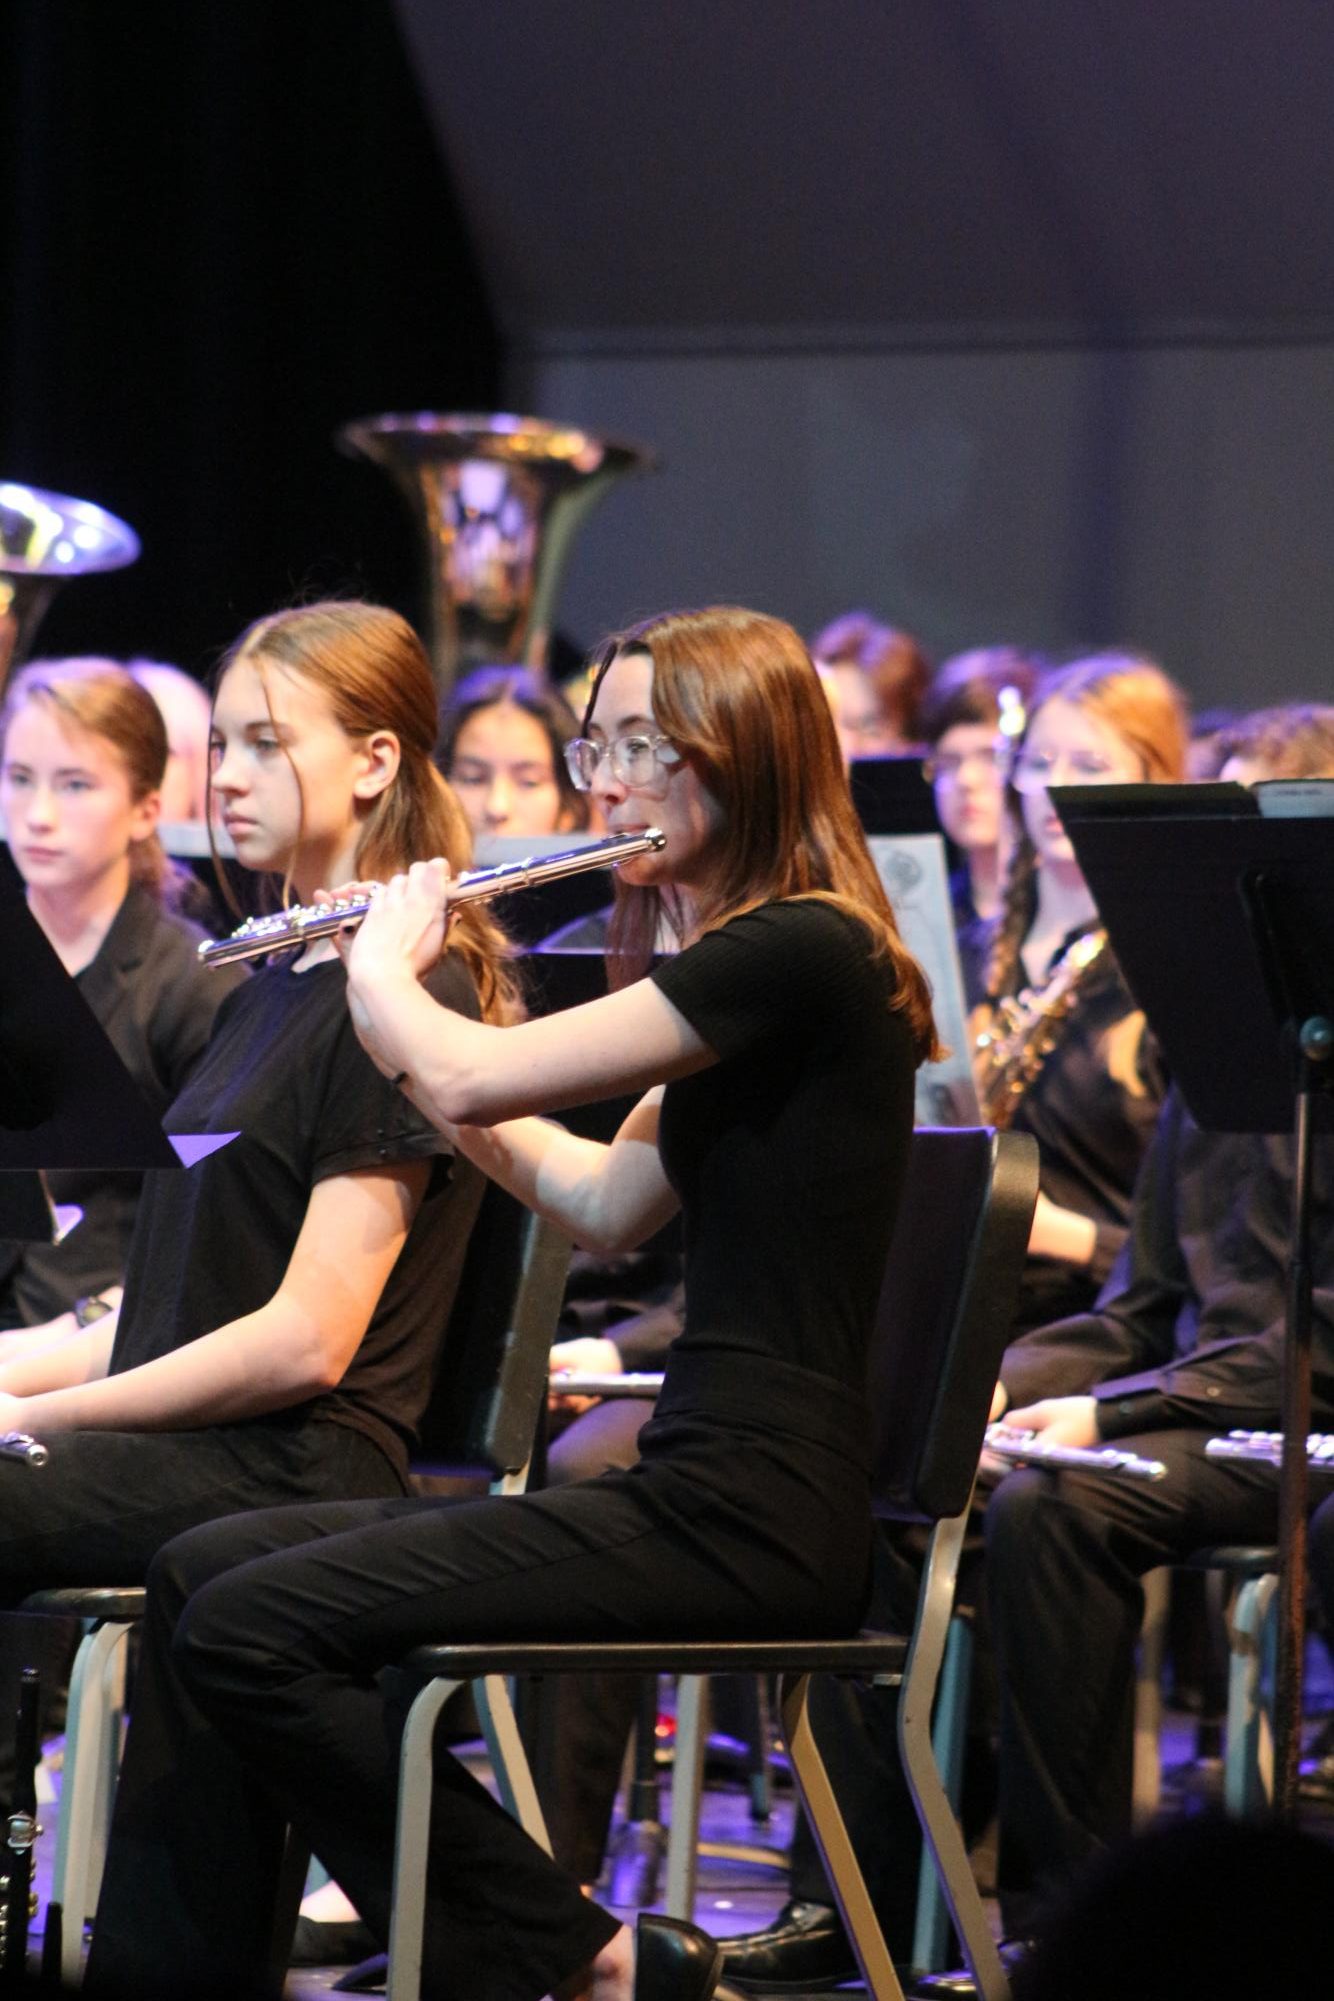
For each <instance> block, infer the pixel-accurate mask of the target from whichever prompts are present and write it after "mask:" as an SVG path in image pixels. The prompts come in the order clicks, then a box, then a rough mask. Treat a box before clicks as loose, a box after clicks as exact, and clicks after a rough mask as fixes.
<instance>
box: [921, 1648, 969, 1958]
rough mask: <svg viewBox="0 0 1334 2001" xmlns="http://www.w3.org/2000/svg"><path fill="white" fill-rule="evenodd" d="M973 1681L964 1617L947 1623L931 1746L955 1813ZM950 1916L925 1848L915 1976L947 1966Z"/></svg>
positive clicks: (932, 1864) (958, 1798)
mask: <svg viewBox="0 0 1334 2001" xmlns="http://www.w3.org/2000/svg"><path fill="white" fill-rule="evenodd" d="M972 1680H973V1627H972V1622H971V1620H969V1619H963V1618H959V1617H954V1618H952V1619H951V1620H950V1627H949V1637H948V1639H947V1640H946V1643H945V1664H944V1666H943V1668H942V1669H941V1671H940V1689H939V1691H938V1693H937V1695H936V1708H935V1727H934V1729H933V1731H932V1735H931V1742H932V1747H933V1749H934V1752H935V1758H936V1763H937V1765H938V1766H939V1767H940V1776H941V1781H942V1783H943V1785H944V1788H945V1796H946V1798H947V1799H948V1800H949V1803H950V1806H951V1808H952V1809H953V1811H954V1813H955V1814H956V1815H957V1814H958V1811H959V1802H960V1799H961V1797H962V1794H963V1760H964V1750H965V1747H966V1744H967V1741H968V1697H969V1692H970V1690H971V1687H972ZM949 1943H950V1918H949V1911H948V1910H947V1909H946V1905H945V1897H944V1893H943V1891H942V1890H941V1887H940V1879H939V1877H938V1876H937V1874H936V1870H935V1865H934V1862H933V1860H932V1858H931V1856H930V1855H929V1854H928V1853H927V1852H926V1850H925V1849H923V1851H922V1861H921V1867H920V1869H919V1870H918V1875H917V1916H916V1919H915V1921H914V1924H913V1942H912V1968H913V1972H914V1973H936V1972H939V1971H940V1969H941V1968H942V1967H944V1966H945V1964H946V1962H947V1955H948V1953H949Z"/></svg>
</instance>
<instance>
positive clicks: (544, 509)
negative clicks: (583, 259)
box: [337, 410, 658, 695]
mask: <svg viewBox="0 0 1334 2001" xmlns="http://www.w3.org/2000/svg"><path fill="white" fill-rule="evenodd" d="M337 439H338V443H339V445H340V446H341V447H342V448H343V450H345V451H348V452H356V453H360V454H362V455H363V456H364V457H366V458H368V459H371V460H373V461H374V463H375V464H376V465H378V466H380V467H381V468H382V469H383V470H384V471H385V472H387V473H388V474H389V476H390V478H391V479H392V480H393V481H394V483H395V485H396V486H397V487H398V489H399V491H400V492H401V493H402V494H403V495H404V497H405V498H406V500H407V501H408V504H409V505H410V507H411V508H412V512H413V515H414V517H415V519H416V521H417V526H418V530H419V532H420V534H421V535H422V537H423V539H424V542H425V549H426V559H427V582H428V590H429V619H428V648H429V651H430V654H431V659H432V664H433V667H434V670H435V677H436V683H437V686H438V688H439V690H440V693H441V695H446V694H448V692H449V690H450V689H451V688H452V687H453V685H454V682H455V680H456V679H457V678H458V676H459V675H460V674H461V673H466V672H467V670H468V668H470V667H474V666H478V665H481V664H482V663H484V662H489V661H508V660H523V661H526V662H527V663H528V665H530V666H542V665H545V662H546V656H547V647H548V644H549V641H550V638H551V627H552V620H553V617H554V614H555V607H556V599H557V595H558V592H559V589H560V580H561V575H562V572H563V570H564V568H565V563H566V559H567V557H568V556H569V552H570V549H571V547H572V545H573V542H574V538H575V535H576V533H577V531H578V529H579V526H580V524H581V523H582V521H583V520H584V517H585V516H586V515H587V514H588V513H589V512H590V511H591V510H592V508H593V507H595V506H596V505H597V503H598V501H599V500H600V499H601V498H602V496H603V494H604V493H605V492H606V491H607V489H608V487H610V486H612V485H613V484H614V483H615V482H616V481H617V480H618V479H622V478H624V476H625V475H626V474H627V473H632V472H647V471H651V470H652V469H654V468H655V467H656V465H657V463H658V461H657V458H656V455H655V454H654V453H653V452H650V451H647V450H646V449H645V448H644V447H642V446H640V445H630V444H623V443H615V442H613V441H612V440H611V439H608V438H597V437H594V436H593V435H592V433H591V432H588V431H581V430H577V429H575V428H573V427H572V426H570V425H568V424H551V423H546V422H544V421H543V420H542V419H541V418H538V417H512V416H505V415H484V416H442V415H440V414H438V413H437V412H435V411H429V410H427V411H420V412H418V413H417V414H416V415H411V416H383V417H362V418H359V419H357V421H356V422H354V423H350V424H344V425H343V426H342V428H341V429H340V430H339V431H338V433H337Z"/></svg>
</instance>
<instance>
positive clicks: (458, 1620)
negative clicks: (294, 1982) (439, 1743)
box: [88, 1415, 869, 2001]
mask: <svg viewBox="0 0 1334 2001" xmlns="http://www.w3.org/2000/svg"><path fill="white" fill-rule="evenodd" d="M643 1450H644V1457H643V1459H642V1461H641V1463H640V1464H639V1465H638V1466H636V1467H634V1468H633V1469H631V1470H630V1471H629V1472H623V1473H610V1474H607V1475H606V1476H604V1477H603V1478H602V1479H599V1480H595V1481H592V1482H589V1483H588V1484H586V1485H582V1486H573V1487H567V1488H564V1489H561V1490H559V1491H554V1492H544V1493H538V1494H531V1495H525V1496H522V1497H516V1498H513V1499H495V1500H492V1499H487V1500H481V1501H461V1502H452V1503H451V1502H432V1501H429V1500H427V1501H420V1500H402V1501H382V1502H375V1503H369V1504H363V1505H352V1506H338V1505H330V1506H326V1507H307V1508H295V1509H284V1510H276V1511H270V1512H267V1513H264V1514H259V1515H252V1516H249V1517H246V1518H244V1519H238V1520H235V1521H229V1522H219V1523H217V1524H215V1525H213V1526H212V1527H209V1528H205V1529H200V1530H197V1531H195V1532H194V1533H192V1534H191V1535H189V1536H186V1537H183V1538H182V1539H181V1540H180V1541H178V1542H177V1543H175V1544H173V1545H172V1546H171V1547H170V1548H169V1549H167V1550H165V1551H164V1552H163V1554H162V1555H161V1556H160V1557H159V1558H158V1560H157V1561H156V1562H155V1564H154V1565H153V1569H152V1572H151V1575H150V1616H149V1620H148V1628H147V1633H146V1636H145V1645H144V1659H143V1664H142V1667H141V1671H140V1682H139V1690H138V1699H137V1702H136V1706H135V1714H134V1719H133V1723H132V1726H131V1729H130V1734H129V1743H128V1747H127V1751H126V1758H125V1764H124V1768H123V1771H122V1777H121V1785H120V1792H119V1796H118V1799H117V1806H116V1817H115V1823H114V1826H113V1831H112V1841H111V1852H110V1856H109V1859H108V1866H107V1873H106V1877H105V1881H104V1885H103V1890H102V1898H101V1903H100V1905H99V1910H98V1919H97V1926H96V1931H95V1937H94V1942H93V1950H92V1956H91V1959H90V1961H89V1969H88V1981H89V1987H90V1990H91V1991H93V1992H97V1991H100V1992H102V1993H105V1994H112V1993H114V1994H121V1993H131V1992H132V1993H135V1994H138V1995H145V1996H166V1995H172V1996H178V1995H182V1994H212V1993H216V1994H218V1995H222V1994H224V1993H228V1994H232V1995H234V1994H236V1993H237V1992H240V1993H242V1994H249V1993H253V1992H255V1991H256V1990H257V1989H258V1987H259V1986H260V1984H261V1969H262V1968H263V1966H264V1964H265V1960H266V1954H267V1949H268V1941H269V1938H270V1934H271V1930H272V1923H273V1908H274V1891H275V1876H276V1871H277V1862H278V1855H279V1848H280V1840H281V1830H282V1825H283V1821H284V1819H287V1820H290V1821H291V1823H292V1824H293V1825H294V1826H295V1828H296V1829H297V1830H298V1832H299V1833H300V1834H301V1835H302V1836H303V1837H304V1838H305V1839H306V1840H307V1841H308V1842H309V1843H310V1845H311V1847H312V1848H313V1849H314V1851H315V1853H316V1854H318V1855H319V1857H320V1859H321V1860H322V1861H323V1862H324V1864H325V1865H326V1867H327V1868H328V1869H329V1870H330V1872H331V1874H332V1875H333V1876H334V1877H335V1879H336V1880H337V1881H338V1882H339V1883H341V1884H342V1886H343V1888H344V1889H345V1890H346V1891H347V1892H348V1894H349V1895H350V1896H351V1897H352V1899H353V1901H354V1902H355V1903H356V1905H357V1908H358V1909H359V1910H360V1911H361V1913H362V1915H363V1917H364V1918H365V1919H366V1921H367V1923H368V1924H369V1925H370V1926H371V1928H372V1930H373V1931H375V1932H376V1933H377V1934H378V1935H380V1936H382V1937H383V1936H384V1935H385V1934H386V1932H387V1923H388V1911H389V1896H390V1870H391V1858H392V1851H393V1830H394V1813H395V1804H396V1794H397V1736H398V1725H397V1723H396V1721H395V1720H394V1717H393V1713H392V1711H388V1710H387V1709H386V1704H385V1702H384V1699H383V1693H382V1686H381V1682H380V1680H379V1679H378V1677H379V1673H380V1670H382V1669H383V1668H384V1667H385V1666H386V1664H387V1663H392V1662H393V1661H395V1660H396V1659H398V1658H399V1657H400V1656H401V1655H403V1654H404V1653H406V1652H407V1651H408V1650H409V1649H410V1648H411V1647H412V1646H413V1645H415V1644H417V1643H420V1642H423V1641H430V1640H440V1639H458V1640H467V1639H496V1638H511V1637H514V1638H523V1637H550V1636H552V1635H560V1636H562V1637H567V1638H570V1639H577V1638H580V1637H591V1638H616V1637H627V1638H629V1637H652V1636H654V1635H655V1634H656V1635H662V1636H664V1637H669V1636H679V1637H701V1638H710V1637H735V1638H746V1637H759V1636H764V1635H766V1634H774V1633H778V1632H788V1633H792V1634H794V1635H803V1634H816V1633H838V1632H846V1631H849V1630H852V1629H855V1626H856V1624H857V1622H858V1620H859V1618H860V1615H861V1612H862V1609H863V1605H864V1602H865V1596H866V1585H867V1560H868V1544H869V1510H868V1506H867V1492H866V1485H865V1478H864V1475H863V1474H859V1473H857V1472H855V1471H853V1472H851V1473H850V1470H849V1460H848V1457H847V1455H846V1453H842V1454H841V1453H839V1452H836V1451H833V1450H830V1449H828V1448H827V1447H826V1446H824V1445H816V1444H813V1443H811V1442H809V1441H797V1440H793V1439H791V1438H783V1437H775V1436H774V1435H773V1434H772V1433H771V1432H770V1431H767V1430H763V1429H756V1430H754V1431H749V1432H747V1431H739V1430H738V1429H737V1428H735V1427H734V1426H731V1425H726V1424H721V1423H719V1422H717V1421H714V1420H710V1419H707V1418H702V1417H698V1416H690V1415H676V1416H672V1417H668V1418H664V1417H661V1416H660V1417H659V1418H657V1419H656V1420H655V1421H654V1423H653V1424H652V1425H651V1426H649V1427H647V1428H646V1430H645V1434H644V1438H643ZM436 1763H437V1789H436V1806H435V1814H434V1818H433V1823H432V1831H431V1867H430V1875H429V1884H428V1913H427V1928H426V1962H425V1973H424V1986H425V1988H426V1990H427V1991H428V1992H430V1993H431V1994H432V1995H433V1996H437V1997H445V1996H451V1997H452V1996H458V1997H460V2001H463V1997H466V2001H536V1997H538V1996H541V1995H544V1994H546V1993H548V1992H549V1991H550V1990H551V1989H552V1988H553V1986H555V1985H556V1984H557V1983H558V1982H560V1981H561V1980H563V1979H564V1978H566V1977H567V1976H568V1975H570V1974H571V1973H573V1972H574V1971H575V1970H576V1969H578V1968H579V1967H581V1966H583V1965H584V1964H586V1963H587V1961H588V1960H589V1959H590V1958H592V1957H593V1956H594V1955H595V1954H596V1952H597V1951H598V1950H599V1949H600V1948H601V1946H602V1945H603V1944H604V1943H605V1942H606V1941H607V1940H608V1939H609V1938H611V1937H612V1936H613V1935H614V1933H615V1931H616V1929H617V1925H616V1921H615V1920H614V1919H612V1918H610V1917H608V1916H607V1915H606V1913H604V1912H602V1911H600V1910H599V1909H598V1908H597V1906H596V1905H594V1904H592V1903H590V1902H589V1901H588V1899H586V1898H585V1897H583V1896H581V1894H580V1892H579V1886H578V1883H577V1881H576V1880H575V1879H574V1878H573V1877H571V1876H569V1875H567V1874H566V1873H565V1872H564V1871H562V1870H561V1869H560V1868H559V1867H558V1866H557V1865H556V1864H555V1863H554V1862H553V1861H552V1860H551V1859H550V1858H549V1857H547V1856H546V1855H544V1854H543V1853H542V1851H541V1850H540V1849H539V1848H538V1847H537V1846H536V1844H535V1843H533V1842H532V1841H530V1840H529V1838H528V1837H527V1835H525V1834H524V1832H523V1831H522V1829H521V1828H520V1827H519V1826H518V1825H517V1823H515V1822H513V1821H511V1820H510V1819H509V1817H508V1816H507V1815H506V1814H505V1813H504V1812H503V1811H502V1810H501V1808H499V1807H498V1806H497V1805H496V1804H495V1802H494V1801H493V1800H492V1799H491V1797H490V1795H489V1794H488V1793H487V1792H486V1791H485V1790H484V1789H483V1788H482V1787H481V1786H480V1785H479V1784H477V1782H476V1781H475V1780H474V1779H472V1777H471V1776H470V1775H469V1774H468V1773H467V1772H466V1770H465V1769H464V1768H463V1767H462V1766H461V1765H459V1764H458V1763H457V1762H456V1761H455V1760H453V1759H452V1758H450V1757H448V1756H447V1755H445V1756H442V1755H440V1754H439V1753H437V1760H436ZM145 1913H149V1914H151V1915H149V1916H147V1917H146V1916H145Z"/></svg>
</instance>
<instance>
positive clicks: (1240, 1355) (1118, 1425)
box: [1097, 1134, 1334, 1438]
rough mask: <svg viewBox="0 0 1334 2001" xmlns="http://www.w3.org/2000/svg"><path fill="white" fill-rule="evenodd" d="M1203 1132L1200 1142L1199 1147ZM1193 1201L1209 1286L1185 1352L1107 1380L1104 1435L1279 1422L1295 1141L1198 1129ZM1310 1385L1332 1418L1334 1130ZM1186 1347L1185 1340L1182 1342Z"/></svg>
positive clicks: (1322, 1186) (1320, 1418)
mask: <svg viewBox="0 0 1334 2001" xmlns="http://www.w3.org/2000/svg"><path fill="white" fill-rule="evenodd" d="M1202 1143H1203V1148H1204V1150H1203V1151H1202ZM1196 1154H1197V1160H1198V1159H1204V1160H1208V1159H1212V1161H1213V1163H1214V1164H1213V1167H1212V1171H1207V1172H1205V1171H1198V1172H1197V1176H1196V1180H1195V1186H1194V1196H1193V1204H1192V1210H1193V1214H1194V1215H1195V1219H1196V1220H1195V1224H1194V1227H1195V1228H1196V1229H1197V1230H1206V1229H1207V1231H1208V1233H1209V1249H1210V1252H1211V1254H1212V1256H1211V1263H1210V1267H1209V1279H1208V1283H1207V1285H1206V1286H1205V1287H1204V1290H1205V1293H1206V1296H1205V1297H1204V1298H1203V1299H1201V1300H1200V1302H1199V1317H1198V1326H1197V1327H1196V1329H1195V1340H1194V1343H1193V1345H1192V1346H1191V1348H1190V1350H1189V1352H1183V1353H1181V1354H1179V1355H1178V1354H1172V1355H1169V1356H1167V1357H1165V1358H1164V1359H1163V1360H1162V1362H1161V1363H1160V1365H1159V1366H1158V1367H1156V1368H1151V1369H1148V1370H1145V1371H1141V1372H1140V1373H1138V1374H1125V1375H1123V1376H1122V1377H1120V1378H1119V1379H1117V1380H1112V1381H1108V1382H1105V1383H1103V1384H1102V1385H1100V1387H1099V1389H1098V1391H1097V1397H1098V1423H1099V1429H1100V1431H1101V1432H1102V1435H1103V1436H1104V1437H1106V1438H1116V1437H1122V1436H1124V1435H1126V1434H1127V1433H1129V1432H1131V1431H1140V1430H1145V1429H1150V1430H1151V1429H1159V1428H1162V1427H1165V1426H1185V1427H1196V1428H1202V1427H1207V1428H1209V1429H1211V1430H1220V1431H1221V1430H1226V1429H1228V1428H1229V1427H1230V1426H1232V1425H1240V1426H1244V1427H1247V1428H1251V1429H1255V1428H1263V1427H1266V1426H1269V1425H1273V1424H1276V1423H1277V1422H1278V1421H1279V1416H1280V1412H1281V1407H1282V1382H1283V1363H1284V1347H1285V1339H1286V1329H1285V1312H1284V1307H1285V1297H1286V1292H1287V1286H1288V1282H1289V1281H1288V1273H1289V1265H1290V1258H1289V1243H1288V1239H1289V1232H1290V1230H1291V1223H1292V1192H1293V1173H1292V1144H1291V1141H1290V1140H1289V1139H1288V1138H1287V1137H1286V1136H1282V1135H1280V1136H1276V1137H1269V1136H1266V1135H1262V1134H1245V1135H1233V1136H1229V1135H1202V1136H1200V1138H1199V1139H1198V1140H1197V1143H1196ZM1312 1167H1313V1186H1312V1206H1313V1213H1312V1227H1311V1265H1312V1301H1311V1388H1312V1413H1313V1417H1314V1419H1315V1421H1316V1423H1317V1424H1319V1425H1321V1426H1324V1425H1327V1424H1328V1423H1329V1422H1330V1420H1331V1418H1334V1137H1331V1136H1330V1135H1327V1134H1320V1135H1318V1136H1317V1137H1316V1139H1315V1141H1314V1151H1313V1155H1312ZM1182 1346H1183V1348H1184V1343H1183V1344H1182Z"/></svg>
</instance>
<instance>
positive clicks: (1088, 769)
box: [1010, 750, 1118, 792]
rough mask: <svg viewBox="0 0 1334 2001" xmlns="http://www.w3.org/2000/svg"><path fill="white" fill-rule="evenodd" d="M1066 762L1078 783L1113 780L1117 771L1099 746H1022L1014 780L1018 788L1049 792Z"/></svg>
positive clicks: (1066, 767) (1098, 783)
mask: <svg viewBox="0 0 1334 2001" xmlns="http://www.w3.org/2000/svg"><path fill="white" fill-rule="evenodd" d="M1062 765H1064V766H1065V769H1066V771H1067V772H1068V773H1069V775H1070V778H1071V780H1072V781H1073V783H1074V784H1076V785H1107V784H1113V783H1115V781H1116V778H1117V775H1118V774H1117V772H1116V770H1115V769H1114V767H1113V766H1112V765H1111V764H1110V763H1109V761H1108V760H1107V759H1106V758H1105V757H1103V756H1101V755H1100V753H1099V752H1098V751H1096V750H1070V751H1058V752H1057V754H1056V755H1055V756H1054V757H1053V756H1051V755H1050V753H1049V752H1047V751H1041V750H1033V751H1028V750H1021V751H1020V753H1019V755H1018V757H1016V759H1015V761H1014V764H1013V765H1012V767H1011V769H1010V783H1011V785H1013V787H1014V789H1015V791H1016V792H1045V791H1046V790H1047V788H1048V786H1049V785H1050V784H1051V783H1052V780H1053V778H1054V777H1055V774H1056V772H1057V771H1058V770H1059V769H1060V767H1061V766H1062Z"/></svg>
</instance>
